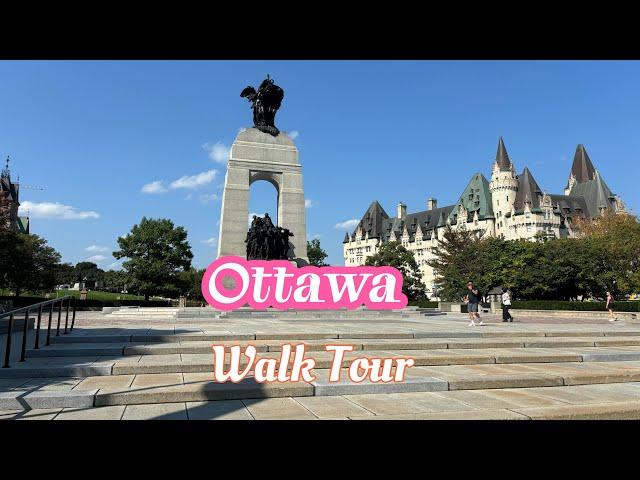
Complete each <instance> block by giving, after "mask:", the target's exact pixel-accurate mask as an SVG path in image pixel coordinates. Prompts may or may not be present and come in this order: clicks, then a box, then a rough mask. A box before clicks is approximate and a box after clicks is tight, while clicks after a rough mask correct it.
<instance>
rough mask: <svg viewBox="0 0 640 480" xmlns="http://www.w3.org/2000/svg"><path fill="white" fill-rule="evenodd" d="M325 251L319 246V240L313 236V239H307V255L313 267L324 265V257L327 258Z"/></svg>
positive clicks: (325, 264)
mask: <svg viewBox="0 0 640 480" xmlns="http://www.w3.org/2000/svg"><path fill="white" fill-rule="evenodd" d="M328 256H329V255H327V252H325V251H324V250H323V248H322V247H321V246H320V240H319V239H317V238H314V239H313V240H311V241H309V240H307V257H308V258H309V263H310V264H311V265H313V266H314V267H326V266H328V264H327V263H324V259H325V258H327V257H328Z"/></svg>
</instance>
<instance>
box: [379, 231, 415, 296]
mask: <svg viewBox="0 0 640 480" xmlns="http://www.w3.org/2000/svg"><path fill="white" fill-rule="evenodd" d="M366 265H369V266H373V267H381V266H390V267H395V268H397V269H398V270H400V272H401V273H402V293H404V294H405V295H406V296H407V298H408V299H409V300H422V299H423V298H425V285H424V283H422V272H420V267H418V264H417V263H416V260H415V258H414V257H413V253H411V252H410V251H408V250H407V249H406V248H404V247H403V246H402V245H401V244H399V243H398V242H388V243H385V244H383V245H382V246H381V247H380V248H379V250H378V251H377V252H376V253H375V254H374V255H371V256H370V257H367V261H366Z"/></svg>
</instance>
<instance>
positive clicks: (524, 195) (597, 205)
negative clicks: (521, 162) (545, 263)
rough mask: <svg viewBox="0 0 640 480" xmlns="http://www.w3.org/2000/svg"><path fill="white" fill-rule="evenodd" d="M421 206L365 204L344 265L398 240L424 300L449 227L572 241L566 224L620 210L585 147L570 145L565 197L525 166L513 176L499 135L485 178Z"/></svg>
mask: <svg viewBox="0 0 640 480" xmlns="http://www.w3.org/2000/svg"><path fill="white" fill-rule="evenodd" d="M426 207H427V209H426V210H422V211H419V212H415V213H407V206H406V205H405V204H404V203H402V202H400V203H399V204H398V206H397V212H396V215H395V216H393V217H390V216H389V215H388V214H387V212H386V211H385V210H384V208H382V206H381V205H380V204H379V203H378V202H377V201H374V202H373V203H371V205H370V206H369V208H368V209H367V211H366V212H365V214H364V215H363V217H362V219H361V220H360V222H359V223H358V225H357V226H356V228H355V230H354V231H353V232H352V233H351V234H349V233H347V234H346V235H345V238H344V241H343V249H344V260H345V265H346V266H358V265H364V264H365V262H366V259H367V257H369V256H371V255H374V254H375V253H376V252H377V251H378V248H379V246H380V245H382V244H384V243H387V242H391V241H397V242H400V243H401V244H402V245H403V246H404V247H405V248H406V249H407V250H409V251H411V252H413V255H414V257H415V259H416V262H417V263H418V265H419V267H420V270H421V272H422V281H423V282H424V284H425V285H426V287H427V295H428V296H429V297H431V298H433V297H434V288H435V285H434V273H433V269H432V268H431V267H430V266H429V265H428V264H427V262H428V260H430V259H432V258H433V249H434V248H435V247H436V246H437V240H438V238H441V234H442V229H444V228H445V227H446V226H447V225H451V227H452V228H454V229H457V228H461V227H463V226H464V228H466V229H467V230H471V231H474V232H476V233H477V235H478V236H479V237H485V236H496V237H502V238H504V239H506V240H515V239H528V240H534V239H536V238H539V237H540V236H541V235H544V236H546V237H551V238H554V237H555V238H563V237H572V236H574V231H573V228H572V224H573V222H574V221H575V219H577V218H584V219H591V218H595V217H596V216H598V215H601V214H602V213H603V212H604V211H605V210H611V211H613V212H616V213H617V212H622V211H624V210H625V207H624V204H623V202H622V201H621V199H620V198H619V197H618V196H617V195H615V194H614V193H613V192H612V191H611V189H609V187H608V186H607V184H606V183H605V181H604V179H603V178H602V175H601V174H600V172H599V171H598V170H597V169H596V168H595V167H594V166H593V163H592V162H591V159H590V158H589V155H588V154H587V151H586V149H585V147H584V145H582V144H580V145H578V147H577V148H576V153H575V156H574V158H573V165H572V167H571V172H570V173H569V179H568V181H567V185H566V187H565V189H564V194H553V193H546V192H545V191H543V190H542V189H541V188H540V186H539V185H538V183H537V182H536V180H535V178H534V177H533V174H532V173H531V171H530V170H529V169H528V168H527V167H525V168H524V170H523V171H522V173H520V174H516V169H515V166H514V164H513V162H512V161H511V159H510V158H509V155H508V153H507V149H506V147H505V145H504V141H503V140H502V138H500V140H499V142H498V151H497V153H496V159H495V161H494V163H493V169H492V171H491V181H488V180H487V179H486V178H485V176H484V175H483V174H482V173H479V172H478V173H475V174H474V175H473V176H472V177H471V180H470V181H469V183H468V184H467V186H466V188H465V189H464V191H463V192H462V194H461V195H460V197H459V199H458V201H457V202H456V203H455V204H453V205H447V206H443V207H438V205H437V201H436V200H435V199H433V198H429V199H428V200H427V205H426Z"/></svg>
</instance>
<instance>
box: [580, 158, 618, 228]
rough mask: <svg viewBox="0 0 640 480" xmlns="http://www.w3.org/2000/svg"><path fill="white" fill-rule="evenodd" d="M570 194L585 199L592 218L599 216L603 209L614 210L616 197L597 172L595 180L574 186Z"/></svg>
mask: <svg viewBox="0 0 640 480" xmlns="http://www.w3.org/2000/svg"><path fill="white" fill-rule="evenodd" d="M569 194H570V195H571V196H580V197H584V199H585V202H586V204H587V209H588V210H589V216H590V217H591V218H594V217H596V216H598V215H599V214H600V209H601V208H612V206H613V202H614V199H615V195H614V194H613V192H611V189H610V188H609V187H608V186H607V184H606V183H605V181H604V179H603V178H602V176H601V175H600V172H598V171H597V170H596V171H595V178H594V179H593V180H590V181H588V182H583V183H576V184H574V185H573V188H571V192H570V193H569Z"/></svg>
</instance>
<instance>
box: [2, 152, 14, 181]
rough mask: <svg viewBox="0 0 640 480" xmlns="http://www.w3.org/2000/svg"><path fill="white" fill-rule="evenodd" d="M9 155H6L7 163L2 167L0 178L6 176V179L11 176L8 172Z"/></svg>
mask: <svg viewBox="0 0 640 480" xmlns="http://www.w3.org/2000/svg"><path fill="white" fill-rule="evenodd" d="M9 160H10V159H9V155H7V163H6V165H5V167H4V169H2V175H0V176H1V177H2V178H6V179H10V178H11V173H10V172H9Z"/></svg>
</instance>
